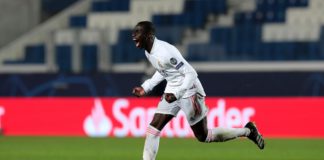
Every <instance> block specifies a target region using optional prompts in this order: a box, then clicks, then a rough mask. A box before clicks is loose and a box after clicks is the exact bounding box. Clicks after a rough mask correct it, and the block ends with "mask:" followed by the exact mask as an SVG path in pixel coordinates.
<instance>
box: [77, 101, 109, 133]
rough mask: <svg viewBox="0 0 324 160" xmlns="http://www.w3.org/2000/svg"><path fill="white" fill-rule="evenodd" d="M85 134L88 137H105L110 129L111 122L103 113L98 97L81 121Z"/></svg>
mask: <svg viewBox="0 0 324 160" xmlns="http://www.w3.org/2000/svg"><path fill="white" fill-rule="evenodd" d="M83 128H84V131H85V132H86V134H87V135H88V136H90V137H107V136H108V135H109V133H110V132H111V130H112V122H111V120H110V119H109V117H108V116H107V115H106V114H105V110H104V108H103V106H102V103H101V101H100V99H95V102H94V107H93V108H92V111H91V114H90V115H88V116H87V117H86V119H85V120H84V123H83Z"/></svg>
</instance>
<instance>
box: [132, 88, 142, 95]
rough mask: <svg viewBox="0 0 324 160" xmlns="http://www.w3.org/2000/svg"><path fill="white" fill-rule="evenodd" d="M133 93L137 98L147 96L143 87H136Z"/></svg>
mask: <svg viewBox="0 0 324 160" xmlns="http://www.w3.org/2000/svg"><path fill="white" fill-rule="evenodd" d="M132 93H133V95H134V96H136V97H143V96H144V95H145V91H144V89H143V87H134V88H133V92H132Z"/></svg>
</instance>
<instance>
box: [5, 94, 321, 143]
mask: <svg viewBox="0 0 324 160" xmlns="http://www.w3.org/2000/svg"><path fill="white" fill-rule="evenodd" d="M158 102H159V98H127V97H125V98H0V128H2V129H3V134H4V135H5V136H90V137H143V136H145V133H146V127H147V125H148V123H149V122H150V120H151V119H152V117H153V114H154V110H155V107H156V105H157V103H158ZM206 104H207V105H208V106H209V113H208V122H209V123H208V125H209V127H216V126H221V127H243V126H244V124H245V123H246V122H248V121H255V122H256V123H257V125H258V127H259V129H260V131H261V132H262V134H263V135H264V136H265V137H267V138H324V128H323V127H322V122H324V116H322V113H323V112H324V107H323V104H324V98H306V97H299V98H298V97H289V98H279V97H266V98H257V97H249V98H226V97H225V98H218V97H211V98H207V99H206ZM305 127H307V129H306V128H305ZM162 136H164V137H193V133H192V131H191V129H190V126H189V125H188V123H187V121H186V118H185V115H184V114H183V113H182V112H180V113H179V114H178V116H177V117H176V118H174V119H173V120H172V121H171V123H170V124H168V125H167V126H166V127H165V128H164V130H163V132H162Z"/></svg>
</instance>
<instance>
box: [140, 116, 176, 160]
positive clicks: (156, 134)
mask: <svg viewBox="0 0 324 160" xmlns="http://www.w3.org/2000/svg"><path fill="white" fill-rule="evenodd" d="M173 117H174V116H173V115H169V114H160V113H156V114H155V115H154V117H153V120H152V122H151V123H150V126H149V127H148V128H147V133H146V139H145V144H144V151H143V160H154V159H155V157H156V154H157V152H158V149H159V143H160V132H161V130H162V129H163V128H164V126H165V125H166V124H167V123H168V122H169V121H170V120H171V119H172V118H173Z"/></svg>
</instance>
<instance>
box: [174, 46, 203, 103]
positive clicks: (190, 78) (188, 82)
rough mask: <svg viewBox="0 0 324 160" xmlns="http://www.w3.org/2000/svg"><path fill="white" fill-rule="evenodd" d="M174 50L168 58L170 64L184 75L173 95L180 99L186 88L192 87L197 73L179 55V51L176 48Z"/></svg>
mask: <svg viewBox="0 0 324 160" xmlns="http://www.w3.org/2000/svg"><path fill="white" fill-rule="evenodd" d="M175 52H176V53H175V54H173V56H172V57H171V58H170V65H171V66H172V67H174V68H175V69H176V70H178V71H179V73H180V74H182V75H184V79H183V82H182V85H181V86H180V87H178V88H177V90H176V91H175V97H176V98H177V99H180V98H182V96H183V95H184V94H185V93H186V91H187V90H189V89H190V88H191V87H193V84H194V83H195V81H196V79H197V77H198V75H197V72H196V71H195V70H194V69H193V67H192V66H191V65H190V64H189V63H188V62H187V61H186V60H185V59H184V58H183V57H182V56H181V53H180V52H179V51H178V50H175Z"/></svg>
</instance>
